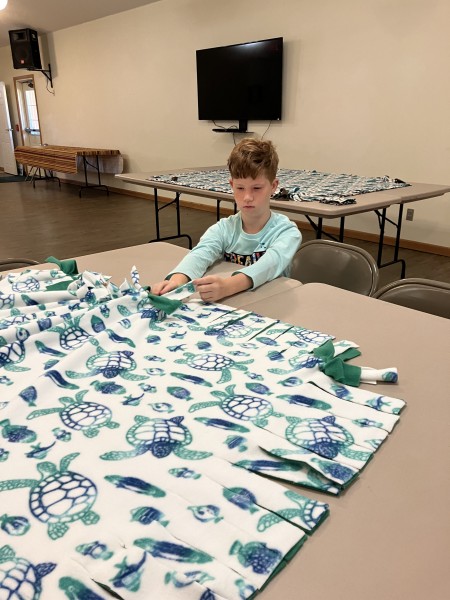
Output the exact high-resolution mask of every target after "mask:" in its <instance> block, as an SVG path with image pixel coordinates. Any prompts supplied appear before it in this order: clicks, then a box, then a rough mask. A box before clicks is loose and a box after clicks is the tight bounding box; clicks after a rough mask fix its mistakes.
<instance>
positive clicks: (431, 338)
mask: <svg viewBox="0 0 450 600" xmlns="http://www.w3.org/2000/svg"><path fill="white" fill-rule="evenodd" d="M245 308H249V309H253V310H254V311H256V312H259V313H261V314H264V315H267V316H271V317H276V318H278V319H282V320H284V321H288V322H289V323H293V324H297V325H302V326H305V327H308V328H314V329H319V330H321V331H324V332H327V333H331V334H334V335H335V336H336V337H337V338H338V339H344V338H345V339H349V340H352V341H354V342H356V343H358V344H360V349H361V351H362V356H361V357H359V358H358V359H355V360H354V361H352V362H354V363H355V364H356V363H357V364H360V365H364V366H371V367H379V368H382V367H391V366H396V367H397V368H398V371H399V383H398V384H381V385H380V384H378V385H377V386H376V389H377V390H379V392H380V394H383V393H384V394H388V395H389V394H390V395H392V396H394V397H398V398H402V399H404V400H405V401H406V402H407V406H406V408H405V409H404V411H403V412H402V415H401V418H400V422H399V424H398V425H397V427H396V428H395V429H394V431H393V432H392V434H391V435H390V436H389V438H388V439H387V440H386V442H385V443H384V444H383V446H382V447H381V448H380V450H379V451H378V452H377V453H376V455H375V456H374V458H373V460H372V461H371V462H370V463H369V464H368V466H367V467H366V469H365V470H364V471H363V472H362V473H361V475H360V477H359V478H358V480H357V481H356V482H355V483H354V484H353V485H352V486H350V487H349V488H348V489H347V491H346V492H345V493H344V494H343V495H342V496H341V497H340V498H329V499H328V502H329V504H330V516H329V518H328V519H327V521H326V522H325V523H324V524H323V525H322V526H321V527H319V529H318V531H317V532H316V533H314V535H313V536H312V537H311V538H310V539H309V540H308V541H307V543H306V544H305V545H304V547H303V548H302V549H301V550H300V552H299V553H298V554H297V556H296V557H295V558H294V559H293V560H292V561H291V563H290V564H289V565H288V567H287V568H286V569H285V570H284V571H283V572H282V573H280V574H279V575H278V576H277V577H276V578H275V579H274V580H273V581H272V582H271V583H270V585H269V586H268V587H267V589H266V590H265V591H264V592H263V593H262V594H261V595H260V596H258V598H259V597H260V598H261V600H280V599H283V600H303V599H305V600H328V599H330V600H424V599H426V600H444V599H446V598H448V597H449V590H450V570H449V557H450V517H449V507H450V475H449V474H450V464H449V463H450V460H449V456H450V453H449V425H450V402H449V400H450V398H449V395H450V394H449V390H450V370H449V364H450V321H448V320H446V319H443V318H440V317H434V316H432V315H428V314H425V313H420V312H417V311H414V310H411V309H407V308H403V307H400V306H396V305H394V304H388V303H386V302H382V301H381V300H376V299H373V298H369V297H366V296H361V295H358V294H354V293H351V292H347V291H345V290H341V289H338V288H334V287H330V286H327V285H324V284H318V283H310V284H306V285H303V286H300V287H297V288H295V289H292V290H289V291H287V292H286V293H284V294H283V301H282V302H280V298H279V297H273V298H269V299H265V300H264V301H257V302H253V303H250V304H247V305H246V306H245ZM368 389H371V390H373V389H374V386H368ZM305 495H307V496H310V497H314V498H316V499H321V500H324V499H326V498H327V497H326V496H325V495H324V494H319V493H312V492H310V491H309V490H308V491H306V492H305Z"/></svg>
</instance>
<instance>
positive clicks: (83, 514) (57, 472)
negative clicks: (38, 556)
mask: <svg viewBox="0 0 450 600" xmlns="http://www.w3.org/2000/svg"><path fill="white" fill-rule="evenodd" d="M79 454H80V453H79V452H74V453H73V454H68V455H67V456H65V457H64V458H62V459H61V463H60V466H59V469H58V467H56V465H54V464H53V463H51V462H47V461H46V462H41V463H39V464H38V465H37V469H38V471H39V473H40V474H41V479H40V480H37V479H10V480H6V481H0V492H5V491H10V490H15V489H18V488H25V487H29V488H30V498H29V506H30V510H31V513H32V514H33V515H34V516H35V517H36V519H38V520H39V521H41V522H42V523H46V524H47V526H48V535H49V537H50V538H51V539H52V540H56V539H58V538H60V537H62V536H63V535H64V534H65V533H66V532H67V531H68V529H69V527H68V523H73V522H74V521H78V520H80V521H82V522H83V523H84V524H85V525H92V524H94V523H97V521H98V520H99V518H100V517H99V516H98V515H97V513H95V512H93V511H92V510H91V508H92V506H93V504H94V503H95V501H96V499H97V488H96V486H95V484H94V482H93V481H91V480H90V479H88V478H87V477H85V476H84V475H80V474H79V473H75V472H73V471H69V464H70V463H71V462H72V460H74V459H75V458H76V457H77V456H79Z"/></svg>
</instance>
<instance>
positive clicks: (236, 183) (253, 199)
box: [230, 175, 278, 217]
mask: <svg viewBox="0 0 450 600" xmlns="http://www.w3.org/2000/svg"><path fill="white" fill-rule="evenodd" d="M230 185H231V188H232V190H233V194H234V199H235V201H236V205H237V208H238V210H240V211H241V212H242V215H243V216H244V217H246V216H252V217H257V216H261V215H263V214H266V213H268V212H269V211H270V197H271V196H272V194H273V193H274V192H275V190H276V189H277V186H278V179H274V181H272V182H271V181H269V180H268V179H267V177H266V176H265V175H258V177H257V178H256V179H253V178H252V177H245V178H243V179H230Z"/></svg>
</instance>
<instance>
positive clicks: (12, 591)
mask: <svg viewBox="0 0 450 600" xmlns="http://www.w3.org/2000/svg"><path fill="white" fill-rule="evenodd" d="M55 567H56V564H55V563H50V562H48V563H40V564H37V565H34V564H33V563H31V562H30V561H29V560H27V559H26V558H23V557H16V554H15V552H14V550H13V549H12V548H11V547H10V546H2V547H1V548H0V596H1V597H2V598H5V600H22V598H29V599H30V600H39V598H40V596H41V592H42V579H43V577H45V576H46V575H48V574H49V573H51V572H52V571H53V569H54V568H55Z"/></svg>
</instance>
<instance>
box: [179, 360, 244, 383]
mask: <svg viewBox="0 0 450 600" xmlns="http://www.w3.org/2000/svg"><path fill="white" fill-rule="evenodd" d="M184 356H185V358H179V359H178V360H176V361H175V362H177V363H181V364H183V365H188V366H189V367H191V368H192V369H199V370H200V371H220V372H221V373H222V375H221V377H220V379H219V381H218V383H226V382H227V381H230V380H231V372H230V369H237V370H239V371H244V372H245V371H247V367H246V365H248V364H249V363H252V362H253V359H250V360H244V361H241V362H236V361H235V360H233V359H231V358H229V357H228V356H224V355H223V354H215V353H214V352H207V353H205V354H193V353H192V352H185V353H184Z"/></svg>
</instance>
